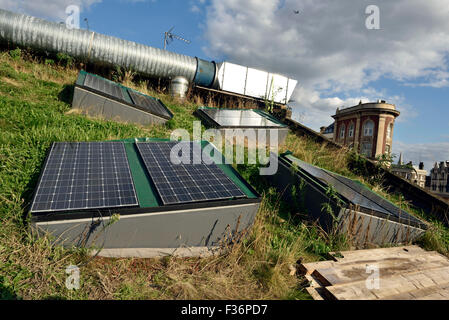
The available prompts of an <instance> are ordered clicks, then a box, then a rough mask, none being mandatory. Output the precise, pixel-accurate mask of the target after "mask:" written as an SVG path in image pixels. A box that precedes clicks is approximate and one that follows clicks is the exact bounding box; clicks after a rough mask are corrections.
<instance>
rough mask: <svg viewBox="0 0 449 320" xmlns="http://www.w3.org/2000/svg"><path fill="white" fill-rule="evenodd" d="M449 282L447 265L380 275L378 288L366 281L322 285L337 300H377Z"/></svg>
mask: <svg viewBox="0 0 449 320" xmlns="http://www.w3.org/2000/svg"><path fill="white" fill-rule="evenodd" d="M448 284H449V267H443V268H438V269H432V270H424V271H419V272H413V273H406V274H401V275H396V276H393V277H381V278H380V287H379V289H369V288H368V287H367V284H366V281H365V280H363V281H356V282H350V283H344V284H337V285H335V286H329V287H324V292H325V293H326V294H328V295H329V296H330V297H334V298H335V299H338V300H377V299H387V298H388V297H391V296H396V295H400V294H404V293H407V292H412V291H416V290H422V289H425V288H430V287H433V286H442V285H448Z"/></svg>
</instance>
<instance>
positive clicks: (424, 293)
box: [385, 284, 449, 300]
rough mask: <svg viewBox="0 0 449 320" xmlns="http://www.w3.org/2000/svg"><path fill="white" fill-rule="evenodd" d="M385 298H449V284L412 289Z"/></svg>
mask: <svg viewBox="0 0 449 320" xmlns="http://www.w3.org/2000/svg"><path fill="white" fill-rule="evenodd" d="M385 300H449V284H446V285H441V286H433V287H429V288H423V289H420V290H418V289H417V290H412V291H409V292H405V293H402V294H398V295H394V296H390V297H386V298H385Z"/></svg>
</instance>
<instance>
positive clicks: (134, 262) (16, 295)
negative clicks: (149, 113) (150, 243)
mask: <svg viewBox="0 0 449 320" xmlns="http://www.w3.org/2000/svg"><path fill="white" fill-rule="evenodd" d="M79 68H80V66H76V67H75V66H74V64H73V62H71V61H70V60H69V59H67V58H66V57H64V56H62V58H61V57H60V59H59V61H58V59H56V60H53V59H49V58H42V57H35V56H30V55H28V54H26V53H25V52H23V51H20V50H13V51H3V52H0V299H310V296H309V295H308V294H307V293H306V292H305V290H304V288H303V287H304V279H302V278H301V277H298V276H296V275H291V270H292V268H293V267H294V266H295V265H296V263H297V261H298V260H301V261H303V262H307V261H316V260H320V259H324V258H325V257H326V254H327V253H328V252H329V251H336V250H337V251H338V250H344V249H347V248H349V244H348V243H347V241H345V239H344V238H342V237H340V236H337V235H333V234H326V233H325V232H324V231H323V230H322V229H320V228H319V227H318V226H316V225H313V224H311V223H309V222H306V221H294V222H293V221H289V212H288V207H287V206H285V204H283V203H282V202H280V201H279V198H278V194H277V193H276V192H275V190H274V189H272V188H269V187H267V186H257V175H256V173H255V172H256V171H255V170H254V169H255V167H254V166H238V167H237V169H239V170H240V172H241V174H242V175H243V176H244V177H245V178H247V179H248V180H249V181H250V182H251V181H253V182H254V184H255V187H257V188H258V191H259V192H260V193H261V194H263V201H262V205H261V209H260V211H259V213H258V215H257V218H256V222H255V225H254V227H253V229H252V230H251V233H250V234H248V235H247V237H246V238H245V239H244V240H243V241H242V242H240V243H238V244H236V245H235V246H234V247H233V248H232V249H231V250H230V251H229V252H228V253H227V254H224V255H222V256H218V257H209V258H175V257H167V258H160V259H105V258H95V259H90V257H89V256H87V255H86V252H85V251H84V250H81V249H72V250H69V249H64V248H61V247H55V246H52V245H51V243H50V239H49V238H48V237H43V238H36V237H34V236H33V235H32V234H30V232H29V231H28V229H27V225H26V222H24V219H23V217H24V214H25V212H24V207H25V206H26V205H27V204H28V203H29V201H30V199H31V195H32V192H33V190H34V188H35V186H36V183H37V178H38V176H39V173H40V171H41V169H42V165H43V162H44V158H45V156H46V153H47V151H48V148H49V146H50V144H51V143H52V142H54V141H102V140H116V139H127V138H135V137H152V138H169V137H170V133H171V131H173V130H174V129H176V128H184V129H187V130H188V131H190V132H191V131H192V123H193V121H194V120H197V119H196V118H195V117H194V116H193V112H194V111H195V109H196V108H197V107H199V106H201V105H204V104H206V103H205V102H204V101H202V100H201V98H200V97H197V96H195V97H191V99H190V100H188V101H185V102H180V101H178V100H176V99H174V98H172V97H170V96H169V95H167V94H165V93H164V92H156V91H155V90H152V89H149V87H148V82H145V81H141V82H139V83H135V82H133V81H132V78H133V73H131V72H126V73H124V74H121V75H119V78H120V80H121V81H122V82H123V84H124V85H126V86H128V87H132V88H133V89H136V90H138V91H141V92H143V93H145V94H148V95H150V96H155V97H157V98H159V99H161V100H162V101H163V102H164V104H165V105H166V106H167V107H168V108H169V109H170V110H171V111H172V112H173V113H174V115H175V117H174V119H172V120H170V121H169V122H167V124H165V125H159V126H150V127H142V126H135V125H131V124H121V123H117V122H112V121H106V120H103V119H98V118H89V117H86V116H83V115H81V114H79V113H77V112H74V111H73V110H71V109H70V104H71V99H72V96H71V94H72V92H73V84H74V83H75V80H76V77H77V75H78V70H79ZM114 80H117V79H114ZM203 129H204V128H203ZM285 149H289V150H291V151H293V153H294V155H295V156H296V157H298V158H299V159H301V160H304V161H307V162H310V163H312V164H315V165H318V166H321V167H324V168H326V169H329V170H332V171H335V172H337V173H339V174H343V175H346V176H349V177H352V178H356V179H358V180H359V181H362V182H364V183H366V184H368V182H366V181H365V179H364V178H363V177H357V176H355V175H354V174H353V173H351V172H350V171H349V170H348V169H347V161H348V157H347V154H346V153H345V152H344V151H341V150H340V151H335V150H331V149H329V148H327V146H325V145H324V144H318V143H316V142H313V141H310V140H308V139H306V138H304V137H299V136H296V135H294V134H292V133H290V134H289V135H288V137H287V143H286V146H285ZM282 151H285V150H282ZM370 186H371V187H374V188H375V189H376V188H377V189H378V190H376V191H378V192H382V190H381V188H380V187H379V186H375V185H370ZM383 194H384V196H386V197H389V199H392V200H393V201H396V203H398V201H400V199H399V200H397V199H394V197H395V196H394V195H388V194H386V193H383ZM448 239H449V237H448V232H447V229H445V228H444V227H443V226H441V225H439V224H437V223H434V224H432V229H431V232H428V233H427V234H426V236H425V237H424V238H423V239H422V240H421V241H422V242H421V244H422V245H423V246H424V247H426V248H429V249H438V250H439V251H440V252H442V253H445V254H447V252H448V248H449V243H448ZM69 265H83V267H82V268H81V287H80V289H79V290H76V291H73V290H68V289H67V288H66V287H65V280H66V276H67V274H66V273H65V270H66V267H67V266H69Z"/></svg>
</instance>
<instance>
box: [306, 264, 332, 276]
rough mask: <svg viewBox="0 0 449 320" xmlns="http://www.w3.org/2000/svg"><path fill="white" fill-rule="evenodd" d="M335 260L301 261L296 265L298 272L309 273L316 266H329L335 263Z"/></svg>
mask: <svg viewBox="0 0 449 320" xmlns="http://www.w3.org/2000/svg"><path fill="white" fill-rule="evenodd" d="M335 263H336V262H335V261H319V262H310V263H301V264H300V265H299V267H298V270H299V272H300V274H302V275H310V274H312V272H313V271H315V269H317V268H331V267H333V266H334V265H335Z"/></svg>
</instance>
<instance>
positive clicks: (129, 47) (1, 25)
mask: <svg viewBox="0 0 449 320" xmlns="http://www.w3.org/2000/svg"><path fill="white" fill-rule="evenodd" d="M0 40H3V41H9V42H12V43H14V44H16V45H19V46H23V47H30V48H34V49H38V50H44V51H49V52H61V53H66V54H68V55H71V56H73V57H76V58H81V59H86V60H87V61H90V62H94V63H95V62H97V63H106V64H109V65H118V66H120V67H123V68H127V69H133V70H135V71H137V72H139V73H142V74H146V75H149V76H152V77H156V78H165V79H172V78H175V77H184V78H185V79H187V80H188V81H189V82H190V83H191V82H193V83H195V84H196V85H198V86H202V87H207V88H212V87H213V88H215V89H220V90H223V91H228V92H233V93H238V94H242V95H246V96H251V97H255V98H258V99H269V100H271V99H273V100H274V101H275V102H278V103H283V104H286V103H288V101H289V100H290V97H291V95H292V93H293V90H294V88H295V87H296V84H297V81H296V80H293V79H288V78H286V77H284V76H281V75H277V74H272V73H268V72H265V71H261V70H256V69H251V68H248V67H243V66H239V65H235V64H231V63H228V62H223V63H220V64H218V65H217V64H216V63H215V62H209V61H206V60H202V59H199V58H192V57H189V56H185V55H181V54H177V53H174V52H170V51H166V50H161V49H157V48H153V47H149V46H145V45H142V44H138V43H136V42H132V41H127V40H122V39H119V38H115V37H111V36H106V35H103V34H99V33H96V32H93V31H88V30H82V29H68V28H67V27H66V25H65V24H60V23H54V22H48V21H45V20H42V19H38V18H35V17H31V16H27V15H23V14H17V13H13V12H10V11H6V10H2V9H0Z"/></svg>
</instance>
